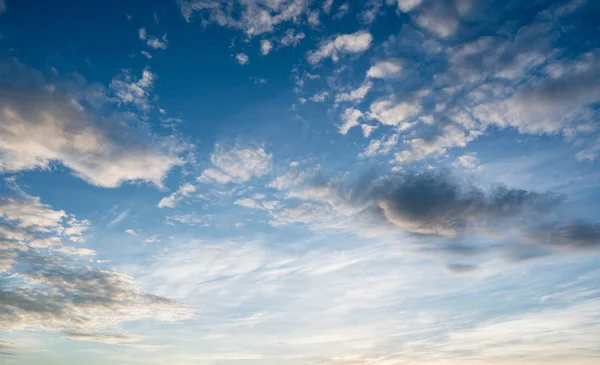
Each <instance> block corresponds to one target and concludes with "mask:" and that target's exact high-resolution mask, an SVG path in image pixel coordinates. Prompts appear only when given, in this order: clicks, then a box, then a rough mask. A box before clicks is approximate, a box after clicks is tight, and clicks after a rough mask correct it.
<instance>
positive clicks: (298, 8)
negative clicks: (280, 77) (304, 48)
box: [179, 0, 311, 36]
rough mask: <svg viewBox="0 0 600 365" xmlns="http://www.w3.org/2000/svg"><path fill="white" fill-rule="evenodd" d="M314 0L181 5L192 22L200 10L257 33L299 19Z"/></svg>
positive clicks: (197, 0) (202, 0)
mask: <svg viewBox="0 0 600 365" xmlns="http://www.w3.org/2000/svg"><path fill="white" fill-rule="evenodd" d="M310 3H311V1H310V0H275V1H273V0H248V1H229V0H217V1H207V0H183V1H180V2H179V7H180V9H181V13H182V15H183V17H184V18H185V20H186V21H188V22H190V21H192V19H193V16H194V13H199V14H200V15H201V16H202V17H204V18H203V19H204V20H203V21H205V22H211V23H216V24H218V25H220V26H224V27H229V28H234V29H239V30H242V31H243V32H245V33H246V34H247V35H248V36H256V35H260V34H264V33H271V32H273V30H274V29H275V27H276V26H277V25H280V24H283V23H287V22H292V21H294V22H296V21H298V20H299V18H300V17H301V16H303V15H304V14H307V13H308V12H309V6H310Z"/></svg>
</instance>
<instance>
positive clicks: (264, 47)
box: [260, 39, 273, 56]
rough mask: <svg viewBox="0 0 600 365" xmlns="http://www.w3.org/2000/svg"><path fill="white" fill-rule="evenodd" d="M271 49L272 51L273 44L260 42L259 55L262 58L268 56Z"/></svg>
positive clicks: (266, 40) (266, 41)
mask: <svg viewBox="0 0 600 365" xmlns="http://www.w3.org/2000/svg"><path fill="white" fill-rule="evenodd" d="M272 49H273V43H271V41H270V40H268V39H263V40H261V41H260V53H261V54H262V55H263V56H266V55H268V54H269V52H271V50H272Z"/></svg>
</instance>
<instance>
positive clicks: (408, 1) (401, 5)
mask: <svg viewBox="0 0 600 365" xmlns="http://www.w3.org/2000/svg"><path fill="white" fill-rule="evenodd" d="M397 2H398V9H400V10H402V11H403V12H405V13H408V12H409V11H411V10H413V9H415V8H416V7H418V6H419V5H421V3H422V2H423V0H397Z"/></svg>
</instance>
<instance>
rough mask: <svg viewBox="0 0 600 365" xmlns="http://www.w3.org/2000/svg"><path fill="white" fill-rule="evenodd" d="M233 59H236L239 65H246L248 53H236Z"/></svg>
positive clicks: (248, 60)
mask: <svg viewBox="0 0 600 365" xmlns="http://www.w3.org/2000/svg"><path fill="white" fill-rule="evenodd" d="M235 59H236V60H237V61H238V63H239V64H240V65H246V64H248V62H250V59H249V58H248V55H247V54H245V53H238V54H236V55H235Z"/></svg>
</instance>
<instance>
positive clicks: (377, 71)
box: [367, 59, 404, 79]
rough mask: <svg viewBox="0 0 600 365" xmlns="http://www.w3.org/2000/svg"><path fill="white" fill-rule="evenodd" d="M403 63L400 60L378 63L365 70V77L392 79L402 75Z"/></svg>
mask: <svg viewBox="0 0 600 365" xmlns="http://www.w3.org/2000/svg"><path fill="white" fill-rule="evenodd" d="M403 69H404V62H403V61H402V60H400V59H389V60H385V61H379V62H377V63H376V64H375V65H373V66H371V67H370V68H369V70H367V77H370V78H372V79H392V78H397V77H399V76H400V75H401V74H402V70H403Z"/></svg>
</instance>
